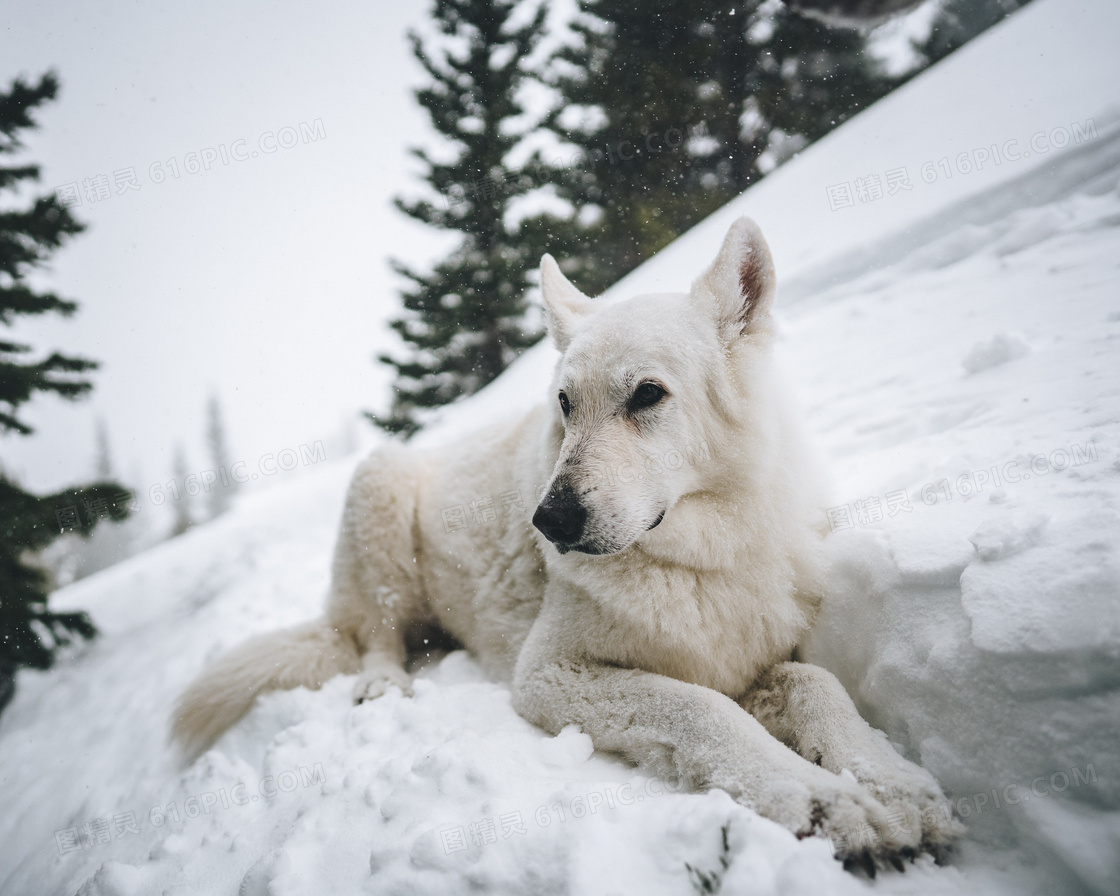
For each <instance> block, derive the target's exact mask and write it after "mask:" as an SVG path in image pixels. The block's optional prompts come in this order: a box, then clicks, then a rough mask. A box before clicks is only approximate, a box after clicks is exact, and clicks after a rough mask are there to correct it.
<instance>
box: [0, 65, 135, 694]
mask: <svg viewBox="0 0 1120 896" xmlns="http://www.w3.org/2000/svg"><path fill="white" fill-rule="evenodd" d="M58 86H59V85H58V79H57V77H55V75H54V74H53V73H48V74H46V75H44V76H43V77H41V78H40V79H39V82H38V83H37V84H30V83H28V82H26V81H24V80H22V79H18V78H17V79H16V80H15V81H13V82H12V84H11V86H10V87H9V88H8V90H7V91H3V92H0V156H10V155H13V154H15V153H16V152H18V151H19V150H20V149H21V148H22V146H23V144H22V143H21V141H20V132H21V131H25V130H29V129H34V128H35V127H36V124H35V120H34V117H33V113H34V111H35V110H36V109H37V108H38V107H39V106H40V105H42V104H43V103H45V102H47V101H49V100H53V99H54V98H55V96H56V95H57V93H58ZM38 179H39V167H38V166H37V165H0V192H10V195H9V196H7V197H5V198H4V199H3V201H0V208H2V209H3V211H0V326H4V327H11V326H12V324H13V322H14V320H15V319H16V318H17V317H18V316H20V315H41V314H51V313H53V314H62V315H64V316H69V315H71V314H73V313H74V312H75V311H76V310H77V307H78V306H77V305H76V304H75V303H74V302H72V301H70V300H67V299H63V298H60V297H59V296H57V295H55V294H54V293H52V292H46V291H42V290H39V289H38V288H36V287H35V286H33V285H32V284H31V283H30V282H28V275H29V274H30V273H31V272H32V271H34V270H35V269H36V268H39V267H41V266H42V265H43V264H44V263H45V262H46V260H47V259H48V258H49V257H50V256H51V255H52V254H53V253H54V251H55V250H57V249H58V248H59V247H60V246H61V245H62V244H63V243H64V242H65V241H66V240H67V239H69V238H70V237H72V236H74V235H76V234H78V233H80V232H81V231H82V229H83V227H82V225H81V224H80V223H79V222H78V221H77V220H75V219H74V217H73V216H72V215H71V214H70V211H69V209H67V208H66V207H64V206H63V205H62V204H61V203H60V202H59V200H58V198H57V197H56V196H54V195H53V194H52V195H46V196H38V197H32V198H30V199H25V198H24V191H25V190H27V189H28V188H27V186H26V185H27V184H28V182H35V181H37V180H38ZM30 352H31V347H30V346H28V345H25V344H22V343H18V342H12V341H10V340H8V339H6V338H0V434H7V435H10V434H16V435H24V436H25V435H29V434H31V433H32V432H33V429H32V427H31V425H30V424H28V423H27V422H26V420H21V419H20V418H19V417H18V416H17V411H18V409H19V406H20V405H22V404H23V403H25V402H27V401H28V400H30V399H31V398H32V397H33V396H34V395H35V394H36V393H38V392H46V393H53V394H55V395H58V396H61V397H62V398H66V399H71V400H72V399H77V398H81V397H83V396H85V395H86V394H87V393H88V392H89V390H90V389H91V388H92V383H90V381H89V380H88V379H86V378H85V376H84V375H85V374H88V373H89V372H91V371H92V370H94V369H95V368H96V366H97V365H96V363H95V362H93V361H90V360H88V359H85V358H77V357H74V356H71V355H64V354H61V353H59V352H53V353H51V354H50V355H48V356H47V357H45V358H41V359H39V360H34V359H32V358H30V357H29V353H30ZM131 499H132V495H131V493H130V492H129V491H128V490H127V489H125V488H123V487H122V486H121V485H120V484H119V483H116V482H108V481H106V482H99V483H95V484H93V485H89V486H84V487H74V488H68V489H65V490H63V491H60V492H57V493H56V494H52V495H33V494H31V493H29V492H27V491H25V490H24V489H23V488H21V487H20V486H19V484H18V483H17V482H15V481H14V479H12V478H11V477H10V476H8V475H6V474H5V473H3V472H0V709H2V708H3V705H4V704H5V703H6V702H7V700H9V699H10V698H11V695H12V692H13V690H14V677H15V672H16V670H17V669H18V668H19V667H20V666H30V667H33V668H36V669H46V668H49V667H50V666H51V664H52V663H53V662H54V659H55V656H56V654H57V652H58V650H59V648H61V647H63V646H65V645H66V644H69V643H71V642H72V641H73V639H74V638H75V637H80V638H90V637H92V636H93V635H94V634H95V632H96V630H95V628H94V626H93V623H92V622H91V621H90V619H89V617H88V616H87V615H86V614H85V613H82V612H70V613H55V612H52V611H51V610H50V609H49V607H48V594H49V589H50V583H49V578H48V576H47V573H46V572H45V571H44V570H43V569H42V568H41V567H40V566H38V565H37V564H36V563H35V562H34V555H35V554H36V553H37V552H39V551H41V550H43V549H44V548H46V547H47V546H48V545H50V544H51V542H53V541H54V540H55V539H57V538H59V537H60V535H62V534H63V533H64V532H66V531H76V532H79V533H80V534H82V535H88V534H89V533H90V531H92V529H93V528H94V526H96V524H97V523H98V522H100V521H101V520H103V519H110V520H119V519H123V518H124V517H126V516H127V515H128V503H129V501H130V500H131Z"/></svg>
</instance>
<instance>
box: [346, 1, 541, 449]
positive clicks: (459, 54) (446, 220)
mask: <svg viewBox="0 0 1120 896" xmlns="http://www.w3.org/2000/svg"><path fill="white" fill-rule="evenodd" d="M520 12H521V7H520V6H519V4H518V3H517V2H516V0H435V7H434V17H435V23H436V25H437V26H438V28H439V31H440V32H441V34H442V35H444V37H445V38H446V40H445V41H443V42H442V43H441V44H439V45H437V42H431V43H430V44H429V45H428V46H425V44H424V42H423V41H421V39H420V37H419V35H417V34H416V33H415V32H412V33H411V34H410V39H411V41H412V49H413V53H414V54H415V56H416V58H417V59H418V60H419V62H420V64H421V65H422V66H423V68H424V70H425V71H426V72H427V74H428V76H429V77H430V78H431V84H429V85H428V86H426V87H424V88H422V89H420V90H418V91H417V93H416V97H417V99H418V100H419V102H420V105H421V106H423V107H424V109H425V110H426V111H427V112H428V115H429V116H430V118H431V122H432V125H433V127H434V128H435V129H436V131H437V132H438V133H439V134H440V135H441V136H443V137H444V138H446V139H447V141H448V142H449V145H450V152H451V153H452V155H453V158H452V159H451V160H450V161H447V162H441V161H437V160H436V159H435V158H434V157H433V155H432V154H430V153H429V152H427V151H426V150H423V149H414V150H413V154H414V155H415V156H416V158H418V159H419V160H420V161H421V162H422V163H423V164H424V166H425V168H426V174H425V180H426V181H427V183H428V185H429V186H430V187H431V188H432V190H433V191H434V192H435V193H436V194H438V196H439V197H440V198H439V199H437V200H435V201H432V200H404V199H398V200H397V207H398V208H399V209H400V210H401V211H403V212H404V213H405V214H407V215H409V216H410V217H412V218H415V219H416V220H418V221H422V222H423V223H425V224H428V225H430V226H432V227H435V228H438V229H440V230H447V231H452V232H454V233H458V234H461V235H462V239H461V241H460V243H459V245H458V247H457V248H456V249H455V250H454V251H453V252H452V253H451V254H450V255H449V256H448V257H447V258H445V259H444V260H443V261H441V262H440V263H439V264H438V265H436V267H435V270H434V271H432V272H430V273H424V272H420V271H416V270H413V269H412V268H410V267H408V266H407V265H405V264H402V263H400V262H397V263H395V265H394V267H395V269H396V270H397V272H398V273H400V274H401V275H403V276H404V277H405V278H407V280H409V281H410V285H409V286H408V288H407V289H406V290H405V292H404V293H403V295H402V298H403V301H404V307H405V314H404V315H403V316H402V317H400V318H398V319H396V320H394V321H392V324H391V326H392V327H393V329H394V330H395V331H396V332H397V333H398V334H399V335H400V337H401V339H402V340H403V341H404V342H405V343H406V344H407V345H408V346H409V348H410V350H409V353H408V355H407V357H404V358H395V357H393V356H391V355H382V356H381V357H380V360H381V361H382V362H383V363H385V364H388V365H389V366H390V367H392V368H393V369H394V370H395V371H396V381H395V383H394V397H393V403H392V407H391V409H390V411H389V413H388V414H387V415H385V416H380V415H377V414H372V413H371V414H367V416H368V417H369V418H370V419H371V420H372V421H373V422H374V423H376V424H377V425H379V426H381V427H382V428H384V429H385V430H387V431H389V432H392V433H402V434H404V435H406V436H407V435H411V434H412V433H413V432H415V431H416V429H417V428H419V425H420V424H419V420H418V417H417V412H418V411H420V410H422V409H424V408H432V407H437V406H439V405H444V404H448V403H449V402H452V401H454V400H455V399H457V398H460V397H462V396H465V395H470V394H472V393H474V392H477V391H478V390H479V389H481V388H482V387H483V386H485V385H486V384H487V383H489V382H490V381H491V380H493V379H494V378H495V377H496V376H498V374H500V373H501V372H502V371H503V370H504V369H505V368H506V367H507V366H508V365H509V364H510V362H512V361H513V360H514V359H515V358H516V357H517V356H518V355H519V354H520V353H521V352H522V351H523V350H524V349H526V348H528V347H529V346H530V345H532V344H533V343H534V342H536V341H537V339H539V338H540V332H539V331H538V330H537V329H536V328H534V327H531V326H529V325H528V322H527V319H526V311H527V305H526V300H525V293H526V291H527V289H528V287H529V283H530V280H529V275H530V273H531V271H532V270H533V269H535V266H536V262H537V261H539V256H538V257H536V258H534V257H532V256H533V254H534V252H535V249H534V248H533V247H532V246H531V245H529V244H528V243H529V241H526V240H525V239H523V238H520V237H519V234H518V233H517V230H516V228H515V227H513V226H512V225H511V222H510V221H509V220H508V212H509V210H510V207H511V205H512V204H513V203H514V202H515V201H516V200H517V199H518V198H519V197H521V196H523V195H525V194H526V193H527V192H529V191H530V190H532V189H534V188H535V187H536V182H535V181H534V179H533V178H532V177H531V176H530V175H529V173H528V172H527V171H526V170H524V169H519V168H514V167H511V165H510V162H509V154H510V151H511V150H512V149H513V148H514V147H515V146H517V144H518V143H519V142H520V141H521V139H522V134H523V133H524V130H525V128H526V126H525V125H524V124H523V123H521V122H519V119H521V118H523V117H524V116H525V114H526V110H525V109H524V108H523V107H522V105H521V103H520V101H519V88H520V87H521V85H522V83H523V82H524V80H525V78H526V72H525V70H524V67H525V63H526V59H527V57H528V56H529V55H530V54H531V53H532V52H533V50H534V48H535V47H536V46H537V43H538V41H539V40H540V37H541V35H542V32H543V28H544V20H545V12H546V10H545V6H544V5H543V4H541V5H540V6H539V7H537V8H536V10H535V12H533V14H532V15H530V16H527V17H525V19H524V21H523V22H522V23H521V24H517V21H518V20H519V16H518V15H517V14H519V13H520ZM519 125H520V126H519ZM445 149H446V147H445ZM437 155H438V153H437Z"/></svg>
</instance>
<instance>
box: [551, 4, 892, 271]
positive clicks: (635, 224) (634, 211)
mask: <svg viewBox="0 0 1120 896" xmlns="http://www.w3.org/2000/svg"><path fill="white" fill-rule="evenodd" d="M580 10H581V12H580V15H579V16H578V17H577V20H576V21H575V23H574V25H573V27H572V31H573V42H571V43H570V44H569V45H567V46H565V47H564V48H562V49H561V50H559V51H558V52H557V53H556V55H555V61H554V63H553V71H554V72H555V73H556V74H555V75H554V76H553V77H552V79H551V84H552V85H553V86H554V87H555V88H556V90H557V91H558V93H559V95H560V97H561V102H560V104H559V107H558V108H557V110H556V112H555V113H554V114H553V115H552V116H550V118H549V119H548V125H549V127H550V128H551V129H552V130H553V131H554V132H555V133H556V134H557V136H558V137H559V138H560V139H561V140H563V141H564V142H566V143H572V144H575V145H576V146H577V147H578V148H579V153H578V156H577V157H578V158H579V159H580V160H581V163H580V164H577V165H575V166H569V167H566V168H564V169H562V170H560V171H558V172H556V182H557V187H558V192H559V194H560V196H561V197H562V198H564V199H566V200H568V201H569V202H570V203H571V204H572V206H573V207H574V208H575V209H576V211H577V212H578V214H577V216H575V217H574V218H573V220H572V221H571V222H570V225H569V227H570V229H571V231H573V232H574V233H576V234H578V237H577V242H578V244H579V251H578V257H577V258H575V259H572V260H570V262H569V267H568V269H567V273H568V274H569V276H571V277H572V278H573V279H575V280H576V281H577V282H578V284H579V285H580V286H581V287H582V288H583V289H584V290H585V291H588V292H596V291H598V290H600V289H602V288H604V287H606V286H609V285H610V284H611V283H613V282H614V281H615V280H617V279H618V278H619V277H621V276H623V275H624V274H626V273H627V272H629V271H630V270H632V269H633V268H634V267H636V266H637V265H638V264H639V263H640V262H642V261H644V260H645V259H646V258H648V257H650V256H651V255H653V254H654V253H655V252H657V251H658V250H659V249H661V248H662V247H663V246H665V245H667V244H668V243H669V242H670V241H672V240H673V239H675V238H676V237H677V236H678V235H680V234H681V233H683V232H684V231H685V230H687V229H688V228H689V227H691V226H692V225H693V224H695V223H696V222H698V221H699V220H701V219H702V218H704V217H705V216H706V215H708V214H709V213H711V212H712V211H714V210H715V209H717V208H719V207H720V206H722V205H723V204H725V203H726V202H727V201H729V200H730V199H732V198H733V197H735V196H737V195H738V194H739V193H741V192H742V191H743V190H745V189H746V188H747V187H748V186H750V185H751V184H752V183H754V182H755V181H756V180H758V179H759V178H760V177H762V176H764V175H765V174H766V173H767V172H768V171H769V170H770V169H771V168H772V167H774V166H775V165H776V164H778V163H780V162H781V161H784V160H785V158H787V157H788V155H789V153H790V152H791V151H794V150H796V149H799V148H800V147H802V146H804V145H807V144H808V143H810V142H812V141H813V140H815V139H817V138H818V137H820V136H822V135H823V134H824V133H827V131H828V130H830V129H831V128H832V127H835V126H836V125H837V124H840V123H841V122H843V121H844V120H845V119H846V118H848V117H850V116H851V115H852V114H854V112H855V111H857V110H858V109H860V108H863V107H864V106H866V105H868V104H870V103H871V102H873V101H874V100H875V99H877V98H878V97H880V96H882V95H883V94H885V93H886V92H887V91H888V90H890V89H891V88H892V87H893V86H894V85H895V84H896V83H897V81H892V80H890V79H888V78H886V77H884V76H881V75H880V74H879V72H878V71H877V70H876V67H875V64H874V62H873V61H872V60H871V59H870V58H869V57H868V56H867V54H866V53H865V52H864V49H865V40H866V39H865V38H864V37H863V36H862V35H860V34H858V33H856V32H852V31H836V30H831V29H829V28H827V27H825V26H823V25H821V24H819V23H818V22H815V21H810V20H806V19H805V18H803V17H801V16H798V15H795V14H793V13H791V12H790V11H789V10H788V9H787V8H786V7H784V6H782V5H780V4H775V3H769V2H760V0H752V2H748V3H745V4H744V3H741V2H739V3H736V2H731V0H697V2H693V3H689V4H679V3H671V2H668V0H657V2H652V3H646V4H641V5H639V6H635V5H634V4H631V3H626V2H624V0H581V4H580ZM581 110H582V111H583V112H584V115H583V116H582V119H581V118H580V116H579V115H578V113H579V112H580V111H581ZM573 119H575V120H573ZM584 222H586V223H584Z"/></svg>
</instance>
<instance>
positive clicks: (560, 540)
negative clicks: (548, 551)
mask: <svg viewBox="0 0 1120 896" xmlns="http://www.w3.org/2000/svg"><path fill="white" fill-rule="evenodd" d="M586 523H587V509H586V508H585V507H584V506H583V505H582V504H581V503H580V502H579V496H578V495H576V493H575V491H574V490H573V489H572V488H571V487H568V486H566V487H564V488H562V489H560V490H559V491H555V492H550V493H549V494H548V495H547V496H546V497H545V499H544V500H543V501H541V503H540V506H539V507H538V508H537V512H536V513H534V514H533V525H534V526H536V527H537V528H538V529H540V530H541V532H542V533H543V534H544V537H545V538H547V539H548V540H549V541H551V542H552V543H553V544H562V545H572V544H576V543H577V542H578V541H579V540H580V538H581V537H582V536H583V527H584V526H585V525H586Z"/></svg>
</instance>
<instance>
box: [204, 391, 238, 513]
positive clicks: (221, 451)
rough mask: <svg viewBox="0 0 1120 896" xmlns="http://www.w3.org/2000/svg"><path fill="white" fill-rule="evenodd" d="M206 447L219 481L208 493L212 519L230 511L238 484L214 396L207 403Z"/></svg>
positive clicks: (218, 405) (219, 410)
mask: <svg viewBox="0 0 1120 896" xmlns="http://www.w3.org/2000/svg"><path fill="white" fill-rule="evenodd" d="M206 445H207V447H208V448H209V449H210V463H211V464H213V470H214V473H215V475H216V476H217V479H216V480H215V482H214V483H213V484H211V486H210V491H209V492H208V501H209V511H210V518H211V519H213V518H214V517H216V516H221V515H222V514H223V513H225V512H226V511H227V510H229V506H230V503H231V502H232V499H233V493H234V492H235V491H236V489H237V482H236V480H234V479H233V478H232V477H230V474H229V468H230V461H229V449H228V447H227V445H226V429H225V424H224V423H223V421H222V405H221V402H220V401H219V400H218V396H217V395H216V394H213V395H211V396H210V398H209V400H208V401H207V403H206Z"/></svg>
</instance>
